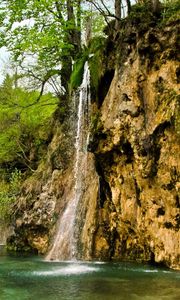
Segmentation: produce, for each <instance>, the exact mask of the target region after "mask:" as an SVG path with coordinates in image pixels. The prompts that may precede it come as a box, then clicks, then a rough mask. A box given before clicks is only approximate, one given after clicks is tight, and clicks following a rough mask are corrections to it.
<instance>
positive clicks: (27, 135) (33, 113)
mask: <svg viewBox="0 0 180 300" xmlns="http://www.w3.org/2000/svg"><path fill="white" fill-rule="evenodd" d="M38 95H39V93H38V92H36V91H32V92H29V91H26V90H24V89H22V88H14V87H13V84H11V85H10V78H9V76H7V78H6V79H5V81H4V83H3V85H2V86H1V87H0V164H2V163H5V162H9V161H13V160H17V159H18V158H20V159H22V161H23V160H24V162H25V161H26V155H28V154H27V153H28V151H29V150H30V148H31V147H32V144H33V146H36V147H38V145H39V144H41V143H43V142H45V141H46V140H47V138H48V132H49V128H50V120H51V116H52V114H53V112H54V111H55V109H56V108H57V99H56V98H55V97H54V96H53V95H52V94H50V93H48V94H46V95H44V96H42V97H41V99H40V100H39V101H38V103H35V102H36V99H37V97H38ZM26 163H27V161H26Z"/></svg>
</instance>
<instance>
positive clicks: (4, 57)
mask: <svg viewBox="0 0 180 300" xmlns="http://www.w3.org/2000/svg"><path fill="white" fill-rule="evenodd" d="M8 58H9V53H8V51H7V49H6V48H5V47H2V48H0V84H1V83H2V81H3V79H4V75H5V73H6V69H7V68H8V65H9V59H8Z"/></svg>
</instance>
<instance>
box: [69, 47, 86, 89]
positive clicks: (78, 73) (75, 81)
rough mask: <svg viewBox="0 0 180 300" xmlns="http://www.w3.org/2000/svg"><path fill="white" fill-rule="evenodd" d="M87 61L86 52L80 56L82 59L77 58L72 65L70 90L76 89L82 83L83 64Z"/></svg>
mask: <svg viewBox="0 0 180 300" xmlns="http://www.w3.org/2000/svg"><path fill="white" fill-rule="evenodd" d="M87 59H88V56H87V51H85V52H84V53H83V54H82V57H81V58H79V59H78V60H77V61H76V62H75V63H74V65H73V71H72V74H71V78H70V89H71V90H73V89H77V88H78V87H79V86H80V85H81V82H82V79H83V70H84V64H85V62H86V60H87Z"/></svg>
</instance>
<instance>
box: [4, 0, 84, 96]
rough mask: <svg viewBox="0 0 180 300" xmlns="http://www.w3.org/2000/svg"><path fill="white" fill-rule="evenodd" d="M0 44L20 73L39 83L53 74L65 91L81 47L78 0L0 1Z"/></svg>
mask: <svg viewBox="0 0 180 300" xmlns="http://www.w3.org/2000/svg"><path fill="white" fill-rule="evenodd" d="M0 9H1V15H0V20H1V23H2V28H3V31H2V32H1V38H2V40H3V45H4V44H5V45H6V47H7V48H8V50H9V51H10V52H11V53H12V56H13V59H14V60H15V61H16V62H17V63H18V64H19V65H20V66H21V68H22V70H23V72H24V73H28V76H30V77H32V78H34V79H35V80H36V82H39V84H40V83H41V88H42V92H43V90H44V85H45V84H46V83H47V82H48V80H49V79H50V78H51V77H52V76H54V75H55V74H57V75H58V76H61V82H62V85H63V86H64V88H65V90H66V91H67V90H68V85H67V82H68V80H69V78H70V74H71V70H72V60H74V59H75V58H76V56H77V55H78V53H79V51H80V49H81V25H80V24H81V20H80V19H81V0H74V1H72V0H67V1H65V0H61V1H59V0H3V1H1V2H0Z"/></svg>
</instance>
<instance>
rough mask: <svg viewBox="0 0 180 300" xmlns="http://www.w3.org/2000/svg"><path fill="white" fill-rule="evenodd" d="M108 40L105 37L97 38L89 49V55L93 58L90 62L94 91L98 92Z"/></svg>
mask: <svg viewBox="0 0 180 300" xmlns="http://www.w3.org/2000/svg"><path fill="white" fill-rule="evenodd" d="M105 42H106V39H105V38H104V37H95V38H93V39H92V41H91V43H90V47H89V53H90V54H93V56H92V57H91V58H90V60H89V66H90V71H91V85H92V89H93V90H95V91H96V92H97V90H98V85H99V80H100V78H101V75H102V72H103V63H102V61H103V58H104V52H103V51H104V49H105Z"/></svg>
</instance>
